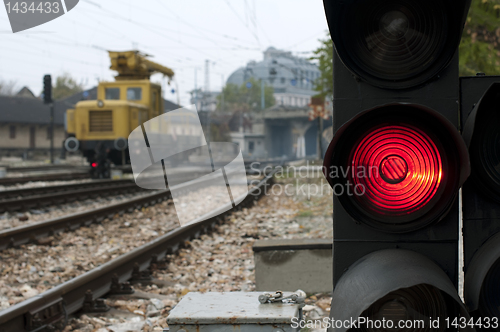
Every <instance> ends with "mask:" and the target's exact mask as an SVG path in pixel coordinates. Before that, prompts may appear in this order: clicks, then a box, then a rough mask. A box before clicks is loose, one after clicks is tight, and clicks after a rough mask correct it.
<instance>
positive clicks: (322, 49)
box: [310, 32, 333, 99]
mask: <svg viewBox="0 0 500 332" xmlns="http://www.w3.org/2000/svg"><path fill="white" fill-rule="evenodd" d="M319 42H320V46H319V47H318V48H317V49H316V50H314V51H313V53H314V56H312V57H311V58H310V60H317V61H318V69H319V72H320V76H319V77H318V79H317V80H316V81H315V82H314V91H316V92H318V94H317V95H316V96H315V97H327V96H328V97H330V98H332V99H333V75H332V74H333V42H332V39H331V38H330V33H329V32H327V38H325V39H320V40H319Z"/></svg>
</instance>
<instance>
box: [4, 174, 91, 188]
mask: <svg viewBox="0 0 500 332" xmlns="http://www.w3.org/2000/svg"><path fill="white" fill-rule="evenodd" d="M87 178H90V175H89V172H71V173H55V174H54V173H51V174H43V175H33V176H21V177H12V178H0V186H8V185H14V184H21V183H27V182H35V181H64V180H77V179H87Z"/></svg>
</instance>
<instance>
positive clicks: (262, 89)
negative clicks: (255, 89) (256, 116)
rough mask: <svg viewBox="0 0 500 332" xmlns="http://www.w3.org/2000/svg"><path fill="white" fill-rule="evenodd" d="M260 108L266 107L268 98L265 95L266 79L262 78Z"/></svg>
mask: <svg viewBox="0 0 500 332" xmlns="http://www.w3.org/2000/svg"><path fill="white" fill-rule="evenodd" d="M260 108H261V109H262V110H264V108H266V99H265V96H264V79H261V80H260Z"/></svg>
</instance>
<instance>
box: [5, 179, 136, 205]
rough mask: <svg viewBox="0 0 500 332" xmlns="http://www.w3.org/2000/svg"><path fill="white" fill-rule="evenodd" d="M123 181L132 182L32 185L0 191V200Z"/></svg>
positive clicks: (109, 182)
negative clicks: (30, 186)
mask: <svg viewBox="0 0 500 332" xmlns="http://www.w3.org/2000/svg"><path fill="white" fill-rule="evenodd" d="M124 183H133V181H132V180H128V179H124V180H92V181H88V182H80V183H71V184H60V185H55V186H44V187H32V188H21V189H9V190H1V191H0V200H5V199H9V198H19V197H26V196H35V195H44V194H48V193H55V192H63V191H71V190H75V189H85V188H99V187H105V186H109V185H119V184H124Z"/></svg>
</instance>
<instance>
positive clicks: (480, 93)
mask: <svg viewBox="0 0 500 332" xmlns="http://www.w3.org/2000/svg"><path fill="white" fill-rule="evenodd" d="M474 105H475V106H474ZM499 105H500V77H498V76H497V77H487V76H477V77H467V78H463V79H462V80H461V112H462V118H463V119H464V122H465V126H464V129H463V137H464V140H465V142H466V143H467V146H468V148H469V154H470V162H471V177H470V179H469V180H468V181H467V182H466V183H465V185H464V188H463V195H462V196H463V223H464V225H463V234H464V267H465V283H464V298H465V303H466V305H467V306H468V308H469V310H470V311H471V312H473V314H474V315H475V316H477V317H481V318H482V319H484V320H485V321H486V320H492V319H493V320H496V321H491V322H490V324H496V329H498V327H499V325H500V324H499V322H498V320H499V319H500V286H499V283H498V280H499V279H500V170H499V168H498V165H499V163H500V126H499V125H500V112H499V109H498V106H499ZM491 327H492V328H493V325H492V326H491Z"/></svg>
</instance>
